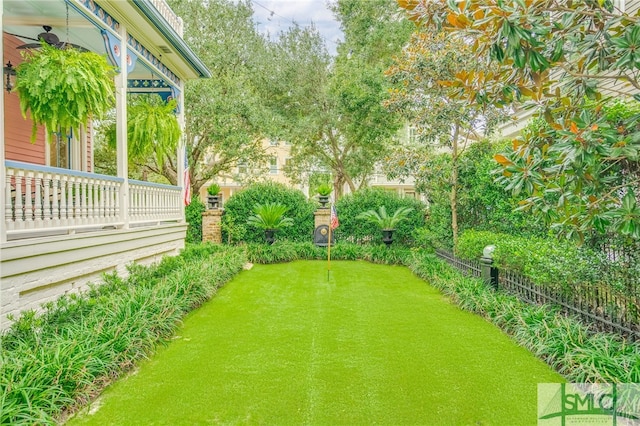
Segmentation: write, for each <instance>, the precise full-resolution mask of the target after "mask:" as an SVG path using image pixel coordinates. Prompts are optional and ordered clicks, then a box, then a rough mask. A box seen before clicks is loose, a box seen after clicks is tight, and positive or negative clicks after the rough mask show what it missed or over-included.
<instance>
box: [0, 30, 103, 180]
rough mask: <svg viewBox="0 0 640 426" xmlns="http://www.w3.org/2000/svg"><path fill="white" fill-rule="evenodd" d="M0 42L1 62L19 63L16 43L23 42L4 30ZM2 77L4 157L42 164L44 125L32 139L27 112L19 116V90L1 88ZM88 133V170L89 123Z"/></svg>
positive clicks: (88, 162)
mask: <svg viewBox="0 0 640 426" xmlns="http://www.w3.org/2000/svg"><path fill="white" fill-rule="evenodd" d="M3 43H4V58H3V60H4V64H6V63H7V61H11V64H12V65H13V66H14V67H16V66H18V64H20V63H21V62H22V57H21V55H20V52H21V50H18V49H16V47H17V46H20V45H21V44H24V43H23V42H22V41H21V40H19V39H17V38H16V37H13V36H10V35H8V34H6V33H3ZM4 64H3V66H4ZM4 78H6V77H4V75H3V84H2V87H3V93H4V129H5V134H4V150H5V158H6V159H7V160H14V161H23V162H25V163H32V164H40V165H44V164H46V161H45V146H44V144H45V137H44V128H43V126H38V132H37V134H36V135H37V136H36V140H35V142H34V143H32V142H31V132H32V127H33V123H32V121H31V119H29V117H28V116H27V119H25V118H23V117H22V113H21V112H20V99H19V98H18V94H17V93H16V92H12V93H7V91H6V90H4V83H5V81H6V80H4ZM14 79H15V77H14ZM14 81H15V80H14ZM87 134H88V136H87V152H86V153H85V154H84V155H86V157H87V171H89V172H90V171H92V170H93V164H91V145H92V130H91V124H89V126H88V129H87Z"/></svg>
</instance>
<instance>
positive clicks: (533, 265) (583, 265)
mask: <svg viewBox="0 0 640 426" xmlns="http://www.w3.org/2000/svg"><path fill="white" fill-rule="evenodd" d="M488 245H494V246H496V250H495V252H494V256H493V257H494V262H495V264H496V266H498V267H499V268H502V269H508V270H511V271H516V272H519V273H521V274H522V275H524V276H526V277H528V278H530V279H531V280H532V281H533V282H535V283H536V284H541V285H549V286H556V287H557V286H561V287H564V288H567V289H569V288H571V286H573V285H576V284H595V283H600V282H603V281H606V279H605V277H604V270H605V268H604V266H605V263H606V262H607V261H606V259H605V256H604V255H603V254H602V253H600V252H597V251H594V250H591V249H589V248H587V247H578V246H576V245H575V243H573V242H571V241H568V240H558V239H555V238H554V239H551V238H539V237H519V236H513V235H508V234H500V233H494V232H489V231H474V230H467V231H464V232H463V233H462V234H460V238H459V239H458V246H457V250H456V253H457V255H458V256H460V257H462V258H465V259H475V260H477V259H479V258H480V256H482V251H483V249H484V247H486V246H488Z"/></svg>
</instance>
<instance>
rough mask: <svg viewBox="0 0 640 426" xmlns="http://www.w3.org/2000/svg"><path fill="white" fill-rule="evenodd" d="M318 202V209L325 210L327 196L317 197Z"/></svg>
mask: <svg viewBox="0 0 640 426" xmlns="http://www.w3.org/2000/svg"><path fill="white" fill-rule="evenodd" d="M318 201H319V202H320V207H321V208H323V209H325V208H327V204H328V203H329V196H328V195H318Z"/></svg>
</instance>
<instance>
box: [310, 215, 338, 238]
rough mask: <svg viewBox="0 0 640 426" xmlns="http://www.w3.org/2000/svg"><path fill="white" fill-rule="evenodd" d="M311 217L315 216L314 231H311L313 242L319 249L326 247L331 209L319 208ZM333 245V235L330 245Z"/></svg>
mask: <svg viewBox="0 0 640 426" xmlns="http://www.w3.org/2000/svg"><path fill="white" fill-rule="evenodd" d="M313 215H314V216H315V220H314V224H315V226H314V228H313V229H314V231H313V242H314V243H315V244H316V245H317V246H320V247H326V246H327V243H328V242H329V225H330V224H331V209H328V208H319V209H318V210H316V211H315V212H314V213H313ZM333 243H335V237H334V235H333V233H332V234H331V245H333Z"/></svg>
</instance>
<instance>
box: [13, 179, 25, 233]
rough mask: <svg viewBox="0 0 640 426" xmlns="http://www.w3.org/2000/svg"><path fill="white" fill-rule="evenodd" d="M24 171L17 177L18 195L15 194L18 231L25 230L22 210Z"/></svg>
mask: <svg viewBox="0 0 640 426" xmlns="http://www.w3.org/2000/svg"><path fill="white" fill-rule="evenodd" d="M23 173H24V172H23V171H19V172H18V173H17V174H16V176H15V182H16V193H15V204H14V206H15V208H14V214H15V220H16V229H24V211H23V208H22V174H23Z"/></svg>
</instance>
